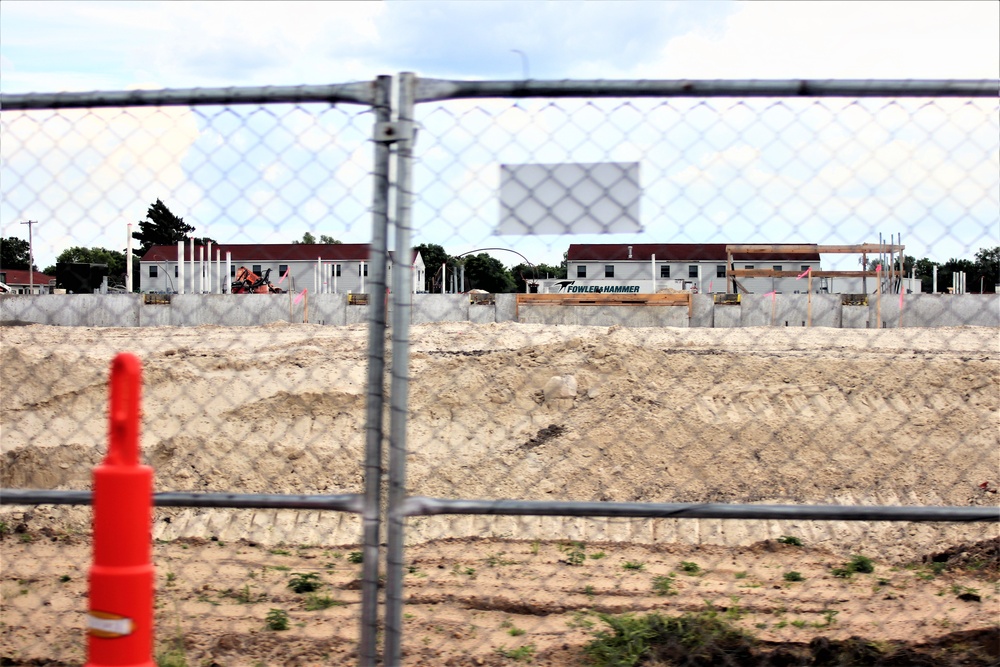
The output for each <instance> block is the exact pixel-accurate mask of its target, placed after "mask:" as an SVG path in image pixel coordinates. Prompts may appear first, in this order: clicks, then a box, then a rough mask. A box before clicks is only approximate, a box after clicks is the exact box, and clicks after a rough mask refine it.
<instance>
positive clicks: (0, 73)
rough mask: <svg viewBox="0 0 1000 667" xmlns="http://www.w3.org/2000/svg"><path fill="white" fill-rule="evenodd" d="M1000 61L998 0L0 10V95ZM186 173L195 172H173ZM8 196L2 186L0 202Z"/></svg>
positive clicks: (806, 74)
mask: <svg viewBox="0 0 1000 667" xmlns="http://www.w3.org/2000/svg"><path fill="white" fill-rule="evenodd" d="M998 54H1000V3H997V2H991V1H983V2H830V3H827V2H777V3H774V2H753V3H743V2H728V1H705V2H654V1H647V2H487V1H482V0H476V1H468V2H385V3H371V2H365V3H351V2H322V3H321V2H280V3H269V2H239V3H236V2H86V1H74V2H21V1H19V0H4V1H3V2H2V3H0V90H2V92H4V93H20V92H52V91H81V90H121V89H127V88H135V87H142V88H176V87H184V88H187V87H198V86H248V85H295V84H322V83H339V82H346V81H359V80H370V79H372V78H373V77H375V76H376V75H379V74H393V73H396V72H399V71H414V72H416V73H418V74H419V75H422V76H426V77H437V78H468V79H521V78H523V77H524V76H525V75H527V76H528V77H529V78H534V79H568V78H587V79H592V78H627V79H635V78H656V79H676V78H711V79H718V78H737V79H745V78H754V79H765V78H779V79H780V78H815V79H822V78H850V79H873V78H892V79H897V78H902V79H909V78H914V79H942V78H961V79H978V78H1000V56H998ZM11 115H12V114H10V112H8V119H7V121H8V122H9V121H10V116H11ZM176 120H177V123H176V125H177V127H179V128H180V129H179V130H175V134H185V133H188V134H190V135H191V137H187V138H185V139H184V140H183V141H181V140H180V139H178V141H180V143H184V141H187V142H188V143H187V144H185V145H194V144H193V142H195V141H196V140H195V138H194V135H197V134H199V133H201V134H204V133H205V128H204V123H201V124H199V123H198V122H195V123H193V124H192V125H191V126H190V127H186V126H185V125H184V123H185V122H186V121H185V120H184V119H183V118H179V119H176ZM196 120H197V119H196ZM140 122H145V121H144V120H143V119H142V118H140ZM4 129H5V131H9V130H8V126H7V125H5V126H4ZM91 139H93V137H91ZM994 147H995V144H994ZM365 150H367V148H366V149H365ZM9 157H10V156H8V155H6V154H5V158H9ZM991 165H992V163H990V165H988V166H991ZM174 166H176V165H174ZM182 171H183V170H182ZM7 176H8V177H9V174H8V175H7ZM185 178H187V179H190V173H185V174H181V175H180V176H177V179H178V180H176V182H177V183H180V182H181V181H183V180H184V179H185ZM5 180H8V182H9V178H6V179H5ZM987 185H988V186H989V184H987ZM175 187H177V188H180V187H182V186H181V185H176V186H175ZM11 196H12V193H11V192H10V191H9V190H8V189H7V188H4V199H5V200H11ZM145 196H146V193H145V192H141V193H139V196H137V197H136V200H135V201H134V202H130V203H127V204H126V203H121V204H120V208H122V209H127V212H126V213H124V214H123V215H125V217H126V219H131V220H132V221H134V220H136V219H138V218H141V217H143V216H144V213H145V207H146V206H148V202H146V203H143V202H142V201H141V200H142V198H143V197H145ZM42 198H43V197H39V199H42ZM14 199H16V198H14ZM15 204H16V202H14V201H7V203H6V204H5V205H4V206H3V209H2V212H0V225H2V233H3V235H4V236H12V235H14V236H22V237H23V236H24V233H23V232H24V228H23V227H21V226H20V225H19V221H20V220H22V219H24V218H23V216H32V217H44V216H45V213H44V212H42V213H39V212H37V211H36V210H31V209H30V207H25V206H24V205H21V204H16V205H15ZM365 205H367V203H366V204H365ZM79 206H80V207H84V206H86V204H85V203H82V202H81V203H79ZM50 208H51V206H50ZM188 213H189V216H190V215H191V213H190V211H189V212H188ZM186 219H188V218H186ZM189 222H196V221H194V220H190V219H189ZM41 227H42V225H39V226H38V228H37V230H38V231H39V232H41ZM978 229H979V230H980V232H981V230H982V227H981V226H980V227H979V228H978ZM106 231H107V230H105V228H104V227H101V226H98V227H97V228H95V231H94V232H93V235H94V236H95V238H92V239H90V238H76V237H74V236H73V232H72V231H71V230H66V233H65V234H62V235H59V236H56V235H54V234H52V233H51V232H50V233H49V235H48V236H46V235H45V233H44V232H41V233H42V237H41V239H42V242H41V243H40V245H39V247H40V248H41V252H37V251H36V259H37V261H38V263H39V265H41V266H44V265H45V264H46V263H49V262H51V261H53V260H54V255H55V253H56V252H58V251H59V250H60V249H61V248H62V247H65V245H67V242H68V241H69V240H75V241H76V242H75V243H73V245H104V246H106V247H109V248H120V247H122V245H123V244H122V243H121V241H120V240H117V239H118V237H119V236H121V234H120V233H119V232H115V237H114V238H115V239H116V240H109V239H108V238H106V236H105V232H106ZM320 231H322V230H320ZM88 233H90V232H88ZM107 233H110V232H107ZM358 233H359V234H360V232H358ZM980 235H981V234H980ZM77 236H79V233H78V234H77ZM36 238H37V237H36ZM219 240H220V241H226V240H228V241H233V242H247V241H248V240H249V239H246V238H240V239H235V238H233V239H224V238H219ZM270 240H274V239H270ZM350 240H366V239H360V238H359V239H350ZM418 240H421V239H418ZM424 240H431V239H424ZM482 240H485V239H480V238H475V239H469V241H470V242H472V241H475V242H480V241H482ZM643 240H648V239H643ZM678 240H683V239H678ZM738 240H739V241H749V240H751V239H738ZM770 240H771V241H772V242H776V241H782V240H784V239H780V238H779V239H770ZM606 241H609V242H612V241H614V242H617V241H619V239H617V238H615V237H608V238H607V239H606ZM433 242H441V240H439V239H433ZM46 243H47V245H46ZM970 243H971V241H970ZM445 245H447V244H445ZM555 245H558V243H557V244H555ZM973 249H974V248H973ZM46 250H48V251H49V252H48V254H47V253H46V252H45V251H46ZM449 250H451V248H449ZM546 259H549V258H546ZM942 259H943V258H942ZM504 261H505V263H512V262H509V261H508V260H507V259H506V258H504Z"/></svg>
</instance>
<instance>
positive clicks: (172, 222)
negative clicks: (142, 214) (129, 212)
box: [132, 199, 210, 257]
mask: <svg viewBox="0 0 1000 667" xmlns="http://www.w3.org/2000/svg"><path fill="white" fill-rule="evenodd" d="M193 231H194V227H192V226H191V225H189V224H186V223H185V222H184V219H183V218H179V217H177V216H176V215H174V214H173V213H171V212H170V209H169V208H167V206H166V204H164V203H163V202H162V201H160V200H159V199H157V200H156V203H155V204H153V205H152V206H150V207H149V210H148V211H146V219H145V220H140V221H139V231H137V232H132V238H134V239H136V240H137V241H139V249H138V250H137V251H136V252H137V253H138V254H139V256H140V257H141V256H142V255H144V254H146V251H147V250H149V249H150V248H152V247H153V246H154V245H177V242H178V241H184V240H186V239H187V238H188V235H189V234H190V233H191V232H193ZM199 240H200V241H208V240H210V239H199Z"/></svg>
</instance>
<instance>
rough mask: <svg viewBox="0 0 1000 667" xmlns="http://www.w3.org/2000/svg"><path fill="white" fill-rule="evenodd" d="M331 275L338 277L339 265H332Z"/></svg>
mask: <svg viewBox="0 0 1000 667" xmlns="http://www.w3.org/2000/svg"><path fill="white" fill-rule="evenodd" d="M333 275H335V276H337V277H338V278H339V277H340V264H334V265H333Z"/></svg>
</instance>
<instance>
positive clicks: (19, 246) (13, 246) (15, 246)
mask: <svg viewBox="0 0 1000 667" xmlns="http://www.w3.org/2000/svg"><path fill="white" fill-rule="evenodd" d="M30 261H31V248H30V247H29V244H28V242H27V241H25V240H24V239H19V238H17V237H16V236H11V237H9V238H6V239H5V238H0V269H24V270H27V268H28V263H29V262H30Z"/></svg>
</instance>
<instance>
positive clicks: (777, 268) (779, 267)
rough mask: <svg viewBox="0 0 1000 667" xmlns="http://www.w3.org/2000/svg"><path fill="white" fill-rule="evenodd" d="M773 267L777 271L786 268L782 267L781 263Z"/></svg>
mask: <svg viewBox="0 0 1000 667" xmlns="http://www.w3.org/2000/svg"><path fill="white" fill-rule="evenodd" d="M772 268H773V269H774V270H775V271H784V269H782V268H781V264H775V265H774V266H773V267H772Z"/></svg>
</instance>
